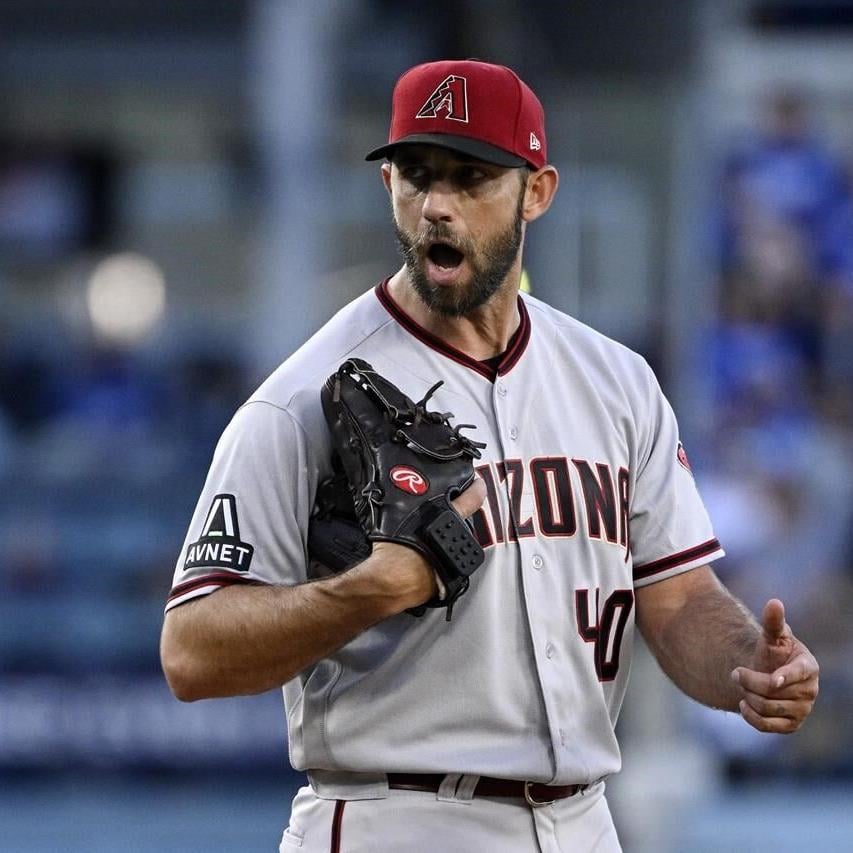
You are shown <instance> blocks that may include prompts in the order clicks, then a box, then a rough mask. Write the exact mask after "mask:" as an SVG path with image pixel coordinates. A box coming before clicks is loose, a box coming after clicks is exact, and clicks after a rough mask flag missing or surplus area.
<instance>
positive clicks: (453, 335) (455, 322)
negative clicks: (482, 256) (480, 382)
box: [388, 266, 521, 361]
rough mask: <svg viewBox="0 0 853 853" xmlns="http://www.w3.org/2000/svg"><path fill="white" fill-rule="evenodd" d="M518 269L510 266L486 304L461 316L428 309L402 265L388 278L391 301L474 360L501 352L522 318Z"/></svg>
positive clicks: (481, 359)
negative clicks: (447, 314) (503, 280)
mask: <svg viewBox="0 0 853 853" xmlns="http://www.w3.org/2000/svg"><path fill="white" fill-rule="evenodd" d="M518 280H519V271H518V270H515V269H512V270H511V271H510V273H509V275H508V276H507V279H506V281H505V282H504V284H503V285H502V286H501V289H500V290H499V291H498V292H497V293H495V295H494V296H493V297H492V298H491V299H490V300H489V301H488V303H487V304H486V305H483V306H481V307H480V308H477V309H476V310H475V311H472V312H471V313H470V314H466V315H465V316H464V317H445V316H444V315H442V314H438V313H436V312H435V311H431V310H430V309H429V308H427V306H426V305H425V304H424V302H423V300H422V299H421V298H420V296H418V294H417V292H416V291H415V289H414V287H412V285H411V283H410V281H409V275H408V272H407V270H406V267H405V266H404V267H402V269H400V270H399V271H398V272H397V273H396V274H395V275H393V276H392V277H391V279H390V280H389V282H388V290H389V292H390V294H391V296H392V298H393V299H394V301H395V302H396V303H397V304H398V305H399V306H400V308H402V309H403V311H405V312H406V313H407V314H408V315H409V316H410V317H411V318H412V319H413V320H414V321H415V322H416V323H418V325H420V326H422V327H423V328H424V329H426V330H427V331H428V332H432V334H434V335H435V336H436V337H438V338H441V340H443V341H444V342H445V343H446V344H449V345H450V346H452V347H454V348H455V349H458V350H460V351H461V352H464V353H465V354H466V355H468V356H470V357H471V358H474V359H476V360H477V361H483V360H484V359H487V358H492V357H493V356H496V355H500V354H501V353H502V352H504V350H506V348H507V346H508V344H509V341H510V339H511V338H512V336H513V334H514V333H515V330H516V329H517V328H518V325H519V323H520V322H521V317H520V315H519V313H518Z"/></svg>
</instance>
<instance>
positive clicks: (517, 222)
mask: <svg viewBox="0 0 853 853" xmlns="http://www.w3.org/2000/svg"><path fill="white" fill-rule="evenodd" d="M523 204H524V191H523V189H522V192H521V193H520V194H519V197H518V203H517V204H516V209H515V214H514V216H513V221H512V222H511V223H510V224H509V225H508V226H507V228H506V229H504V230H503V231H502V232H500V233H499V234H497V235H496V236H495V237H493V238H492V239H491V240H490V241H489V242H488V243H487V244H486V245H485V246H483V247H481V248H479V249H478V248H477V246H476V245H475V243H474V242H473V241H472V240H470V239H467V240H466V239H462V238H459V237H457V236H456V235H454V234H453V231H452V229H450V228H449V227H448V226H447V225H445V224H444V223H441V222H439V223H434V224H431V225H430V226H429V227H428V228H427V229H426V230H425V231H423V232H422V233H421V234H418V235H411V234H408V233H407V232H405V231H403V229H402V228H400V226H399V224H398V223H397V222H396V220H395V222H394V230H395V232H396V235H397V242H398V244H399V247H400V252H401V254H402V255H403V258H404V260H405V262H406V269H407V271H408V273H409V280H410V281H411V283H412V287H414V289H415V292H416V293H417V294H418V296H419V297H420V299H421V301H422V302H423V303H424V305H425V306H426V307H427V308H428V309H429V310H430V311H433V312H435V313H436V314H439V315H440V316H442V317H464V316H465V315H467V314H470V313H471V312H472V311H475V310H476V309H477V308H480V307H481V306H483V305H485V304H486V303H487V302H488V301H489V300H490V299H491V298H492V297H493V296H494V295H495V293H497V292H498V291H499V290H500V288H501V285H503V283H504V281H505V279H506V277H507V274H508V273H509V271H510V269H511V267H512V265H513V263H514V262H515V259H516V257H517V256H518V251H519V249H520V248H521V241H522V234H523V227H522V225H523V218H522V207H523ZM433 242H442V243H447V244H449V245H450V246H453V247H454V248H455V249H458V250H459V251H460V252H462V253H463V254H464V255H465V259H466V261H467V262H468V264H469V266H470V268H471V279H470V281H469V282H468V283H467V284H466V285H464V286H457V287H442V286H441V285H435V284H432V283H431V282H430V280H429V279H428V278H427V275H426V263H425V255H424V253H425V251H426V249H427V247H428V246H429V245H430V244H431V243H433Z"/></svg>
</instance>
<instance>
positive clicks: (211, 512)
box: [166, 401, 316, 610]
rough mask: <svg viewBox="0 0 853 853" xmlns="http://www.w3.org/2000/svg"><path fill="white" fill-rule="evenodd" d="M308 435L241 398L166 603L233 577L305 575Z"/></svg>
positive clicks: (310, 482) (311, 478)
mask: <svg viewBox="0 0 853 853" xmlns="http://www.w3.org/2000/svg"><path fill="white" fill-rule="evenodd" d="M309 453H310V452H309V447H308V442H307V440H306V436H305V434H304V432H303V430H302V428H301V427H300V425H299V424H298V423H297V422H296V421H295V420H294V418H293V416H292V415H291V414H290V413H289V412H288V411H286V410H285V409H282V408H279V407H277V406H274V405H271V404H270V403H266V402H263V401H254V402H249V403H247V404H245V405H244V406H243V407H242V408H240V409H239V410H238V411H237V413H236V414H235V416H234V418H233V420H232V421H231V423H230V424H229V425H228V426H227V427H226V429H225V431H224V432H223V434H222V437H221V438H220V440H219V443H218V444H217V446H216V450H215V452H214V454H213V461H212V462H211V465H210V470H209V471H208V474H207V480H206V481H205V484H204V488H203V489H202V492H201V496H200V497H199V500H198V504H197V505H196V508H195V512H194V513H193V516H192V520H191V522H190V526H189V530H188V531H187V535H186V539H185V540H184V546H183V548H182V549H181V553H180V555H179V557H178V562H177V565H176V566H175V574H174V579H173V582H172V589H171V592H170V594H169V598H168V601H167V603H166V610H169V609H170V608H172V607H175V606H177V605H178V604H182V603H184V602H186V601H189V600H190V599H192V598H196V597H198V596H201V595H207V594H208V593H211V592H214V591H215V590H217V589H220V588H221V587H224V586H230V585H233V584H258V583H260V584H295V583H301V582H303V581H305V580H306V574H307V572H306V556H305V554H306V550H305V542H306V536H307V526H308V517H309V513H310V498H311V495H313V494H314V491H315V488H316V482H315V481H316V473H315V466H313V465H312V464H310V462H309Z"/></svg>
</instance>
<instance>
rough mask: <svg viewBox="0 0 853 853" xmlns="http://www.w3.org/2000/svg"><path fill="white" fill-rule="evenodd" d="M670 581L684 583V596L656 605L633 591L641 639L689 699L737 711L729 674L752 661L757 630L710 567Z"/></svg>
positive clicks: (736, 690) (738, 693)
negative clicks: (636, 598) (636, 602)
mask: <svg viewBox="0 0 853 853" xmlns="http://www.w3.org/2000/svg"><path fill="white" fill-rule="evenodd" d="M691 575H692V576H693V577H690V576H691ZM672 580H673V581H675V582H676V584H678V583H681V584H683V586H684V588H685V590H684V591H685V595H684V596H683V597H681V596H678V595H670V596H668V597H667V599H666V600H664V601H660V600H655V599H652V598H651V596H649V595H648V593H646V595H647V597H648V600H644V599H643V597H642V596H643V594H644V590H638V622H639V627H640V629H641V631H642V633H643V636H644V637H645V639H646V642H647V643H648V645H649V647H650V649H651V650H652V652H653V653H654V655H655V657H656V658H657V660H658V663H660V665H661V667H662V669H663V670H664V672H666V674H667V675H668V676H669V677H670V678H671V679H672V681H673V682H674V683H675V684H676V685H677V686H678V687H679V688H680V689H681V690H682V691H684V692H685V693H686V694H687V695H688V696H691V697H692V698H694V699H696V700H697V701H699V702H702V703H703V704H705V705H710V706H711V707H713V708H722V709H724V710H728V711H736V710H737V709H738V702H739V701H740V699H741V698H742V692H741V691H740V689H739V688H738V686H737V685H736V684H735V683H734V682H733V681H732V679H731V673H732V670H733V669H734V668H735V667H737V666H744V665H748V664H749V663H750V662H751V660H752V656H753V653H754V651H755V644H756V641H757V639H758V637H759V636H760V634H761V629H760V627H759V625H758V623H757V622H756V620H755V618H754V617H753V615H752V614H751V613H750V612H749V610H747V608H746V607H744V605H743V604H741V603H740V602H739V601H738V600H737V599H736V598H735V597H734V596H732V595H731V593H729V592H728V590H727V589H726V588H725V587H724V586H723V585H722V584H721V583H720V582H719V581H718V580H717V579H716V577H715V576H714V574H713V573H712V572H711V571H710V569H707V568H705V569H697V570H695V572H688V573H687V574H686V575H685V576H683V579H681V578H674V579H672ZM647 589H649V588H647ZM688 589H689V594H686V593H687V590H688Z"/></svg>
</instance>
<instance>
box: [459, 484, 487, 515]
mask: <svg viewBox="0 0 853 853" xmlns="http://www.w3.org/2000/svg"><path fill="white" fill-rule="evenodd" d="M485 499H486V484H485V483H484V482H483V478H482V477H474V482H473V483H471V485H470V486H468V488H467V489H465V491H464V492H462V494H461V495H459V496H458V497H456V498H454V499H453V501H451V503H452V504H453V508H454V509H455V510H456V512H458V513H459V515H461V516H462V518H468V516H469V515H473V514H474V513H475V512H476V511H477V510H478V509H479V508H480V506H481V505H482V503H483V501H484V500H485Z"/></svg>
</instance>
